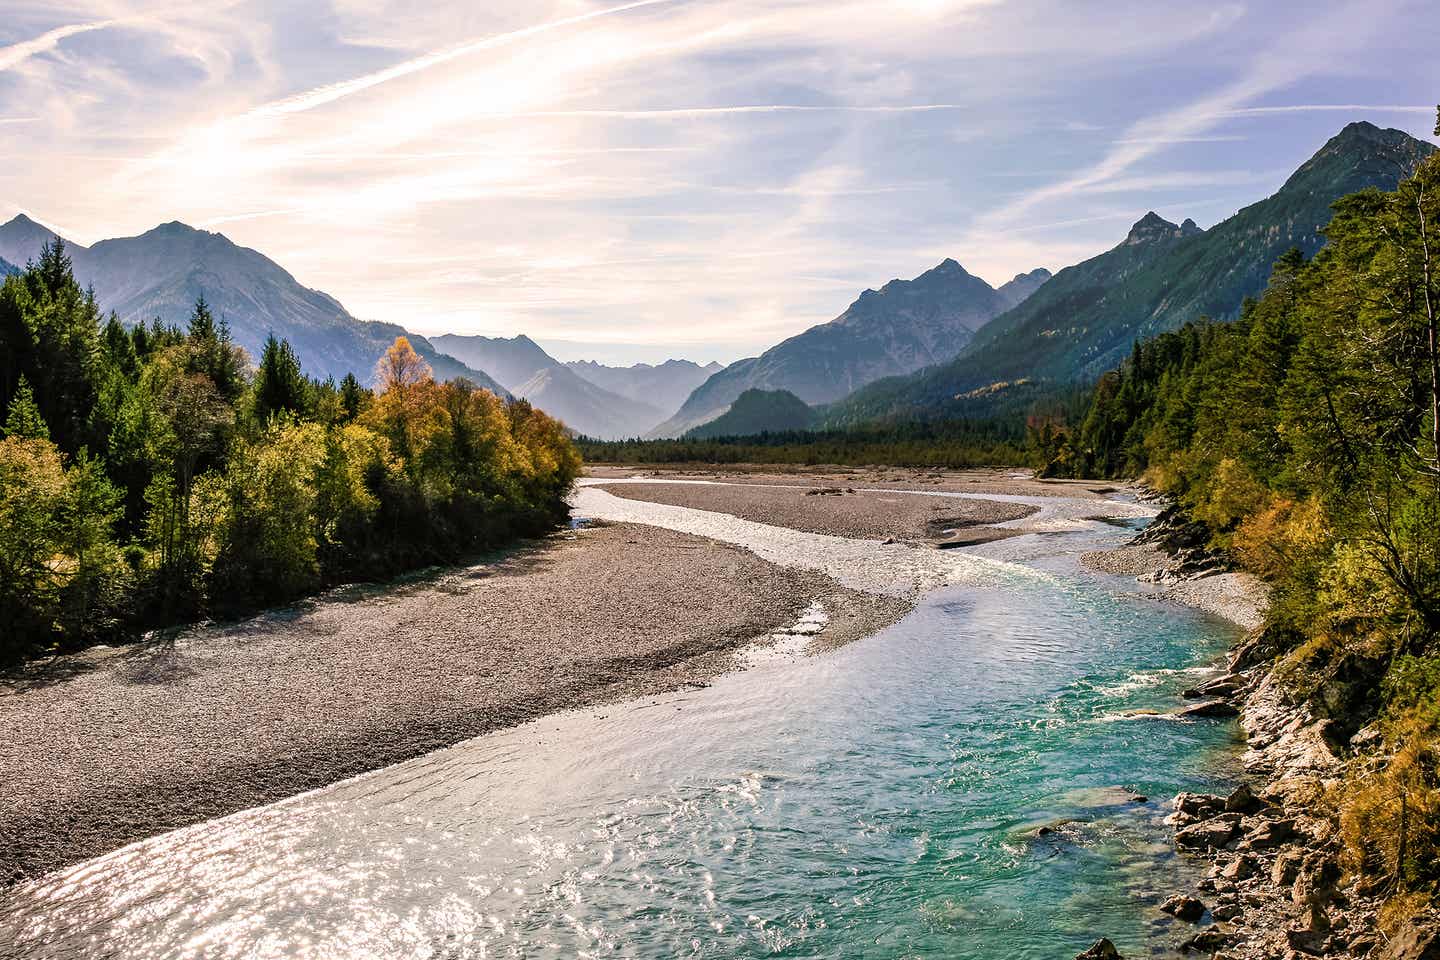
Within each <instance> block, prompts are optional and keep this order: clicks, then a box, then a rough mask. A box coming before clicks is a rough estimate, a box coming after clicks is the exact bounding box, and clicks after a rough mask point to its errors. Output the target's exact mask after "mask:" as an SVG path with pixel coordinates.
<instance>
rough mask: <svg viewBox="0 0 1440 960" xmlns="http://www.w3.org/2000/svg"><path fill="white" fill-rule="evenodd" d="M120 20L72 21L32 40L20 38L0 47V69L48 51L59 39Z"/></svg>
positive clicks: (99, 28)
mask: <svg viewBox="0 0 1440 960" xmlns="http://www.w3.org/2000/svg"><path fill="white" fill-rule="evenodd" d="M120 22H122V21H119V20H96V21H94V22H93V23H74V24H71V25H70V26H68V27H56V28H55V29H54V30H47V31H46V32H45V33H42V34H40V36H38V37H35V38H34V39H33V40H22V41H20V42H19V43H12V44H11V45H10V46H8V47H0V70H9V69H10V68H12V67H15V66H18V65H19V64H21V63H24V62H25V61H26V60H29V59H30V58H31V57H34V56H37V55H39V54H42V53H49V52H50V51H51V50H54V49H55V48H56V47H58V46H60V41H62V40H65V39H67V38H69V37H73V36H77V35H79V34H82V33H90V32H91V31H94V30H104V29H105V28H107V27H113V26H115V25H116V24H118V23H120Z"/></svg>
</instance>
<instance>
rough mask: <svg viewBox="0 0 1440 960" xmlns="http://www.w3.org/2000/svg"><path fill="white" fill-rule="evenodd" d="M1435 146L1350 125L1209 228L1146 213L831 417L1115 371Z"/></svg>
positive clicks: (1229, 313)
mask: <svg viewBox="0 0 1440 960" xmlns="http://www.w3.org/2000/svg"><path fill="white" fill-rule="evenodd" d="M1434 149H1435V148H1434V147H1433V146H1432V145H1431V144H1428V143H1424V142H1422V141H1420V140H1416V139H1415V138H1413V137H1411V136H1410V135H1409V134H1407V133H1405V132H1403V131H1401V130H1382V129H1380V128H1379V127H1376V126H1375V125H1373V124H1370V123H1365V122H1357V123H1351V124H1349V125H1347V126H1346V127H1345V128H1344V129H1342V130H1341V131H1340V132H1339V133H1338V134H1337V135H1336V136H1334V137H1332V138H1331V139H1330V140H1329V141H1328V142H1327V143H1326V144H1325V145H1324V146H1323V147H1321V148H1320V150H1319V151H1317V152H1316V153H1315V155H1314V156H1312V157H1311V158H1310V159H1309V160H1307V161H1306V162H1305V163H1304V164H1303V165H1302V166H1301V167H1300V168H1299V169H1297V170H1296V171H1295V173H1294V174H1293V175H1292V176H1291V177H1290V178H1289V179H1288V180H1286V182H1285V184H1284V185H1283V186H1282V187H1281V188H1280V189H1279V190H1278V191H1277V192H1276V193H1275V194H1273V195H1272V196H1270V197H1268V198H1266V199H1264V200H1261V201H1259V202H1257V203H1254V204H1251V205H1250V206H1247V207H1245V208H1244V209H1242V210H1240V211H1239V212H1238V213H1236V214H1235V215H1234V216H1232V217H1230V218H1229V219H1227V220H1224V221H1222V222H1221V223H1218V224H1216V225H1215V226H1213V227H1211V228H1210V229H1209V230H1201V229H1200V228H1199V227H1197V226H1196V225H1195V224H1194V222H1193V221H1191V220H1186V221H1185V222H1184V223H1182V224H1179V225H1177V224H1174V223H1170V222H1168V221H1166V220H1164V219H1163V218H1161V217H1159V216H1158V215H1156V214H1155V213H1153V212H1151V213H1148V214H1146V215H1145V216H1144V217H1143V218H1141V219H1140V220H1139V221H1138V222H1137V223H1136V224H1135V225H1134V227H1132V228H1131V230H1130V233H1129V234H1128V235H1127V236H1126V238H1125V240H1124V241H1123V242H1121V243H1120V244H1118V245H1117V246H1115V247H1114V248H1112V249H1110V250H1108V251H1106V252H1105V253H1102V254H1099V255H1098V256H1095V257H1092V258H1091V259H1089V260H1086V261H1084V262H1083V263H1079V264H1076V265H1075V266H1072V267H1067V268H1065V269H1064V270H1061V271H1060V272H1059V273H1057V274H1056V275H1055V276H1054V277H1053V278H1052V279H1051V280H1050V281H1049V282H1047V283H1045V284H1044V285H1043V286H1041V287H1040V289H1038V290H1037V291H1036V292H1035V293H1034V295H1033V296H1031V297H1030V298H1029V299H1027V300H1025V301H1024V302H1022V303H1021V304H1020V305H1018V306H1016V307H1014V308H1013V309H1011V310H1009V311H1007V312H1005V313H1004V314H1002V315H1000V316H998V317H996V318H995V319H994V320H992V321H991V322H990V323H989V324H987V325H986V326H985V327H984V328H983V329H982V330H981V331H980V332H979V333H978V334H977V335H976V336H975V337H974V338H973V340H972V341H971V342H970V343H969V344H968V345H967V346H966V347H965V348H964V349H963V350H962V351H961V352H960V353H959V355H958V356H956V357H955V358H954V359H953V360H951V361H949V362H947V363H943V364H941V365H939V366H936V367H933V368H930V369H926V370H921V371H919V372H916V373H913V374H911V375H909V376H904V377H895V378H890V379H887V380H882V381H878V382H876V383H873V384H870V385H869V386H867V387H865V388H863V389H861V390H859V391H857V392H856V393H854V394H852V395H851V396H849V397H847V398H846V399H845V400H844V401H842V402H839V403H836V404H834V405H833V406H832V407H831V408H829V410H828V411H827V421H826V422H827V424H828V425H830V426H847V425H853V424H858V423H863V422H866V421H871V420H876V419H888V418H911V417H947V416H983V415H990V414H991V413H993V412H994V411H995V410H996V409H998V408H999V407H1000V406H1001V405H1002V404H1004V403H1005V402H1006V401H1007V397H1009V396H1011V395H1013V394H1016V393H1017V392H1018V391H1023V390H1027V389H1033V388H1034V385H1035V384H1037V383H1041V382H1052V383H1062V384H1063V383H1076V382H1083V381H1085V380H1088V379H1093V378H1094V377H1097V376H1098V375H1099V374H1101V373H1103V372H1104V371H1106V370H1110V369H1113V368H1114V367H1116V366H1117V365H1118V364H1119V363H1120V361H1121V360H1122V359H1123V358H1124V357H1125V356H1126V355H1127V354H1128V353H1129V351H1130V349H1131V346H1132V344H1133V343H1134V341H1135V340H1137V339H1142V338H1145V337H1150V336H1153V335H1155V334H1158V333H1161V332H1164V331H1167V330H1173V329H1176V328H1178V327H1180V326H1181V325H1183V324H1184V323H1186V322H1187V321H1190V320H1194V319H1197V318H1199V317H1201V316H1209V317H1211V318H1214V319H1230V318H1233V317H1234V316H1236V315H1237V313H1238V311H1239V309H1240V305H1241V302H1242V301H1243V300H1244V299H1245V297H1247V296H1255V295H1257V294H1259V293H1260V292H1261V291H1263V290H1264V289H1265V286H1266V283H1267V281H1268V279H1269V276H1270V269H1271V266H1272V264H1273V263H1274V262H1275V260H1276V259H1278V258H1279V256H1280V255H1281V254H1282V253H1284V252H1285V251H1286V250H1288V249H1290V248H1291V247H1298V248H1299V249H1300V250H1302V251H1303V252H1304V253H1305V254H1306V255H1313V254H1314V253H1315V252H1316V251H1317V250H1319V249H1320V247H1321V246H1323V244H1324V238H1323V236H1322V234H1321V232H1320V231H1321V230H1322V229H1323V228H1324V226H1325V224H1327V223H1328V222H1329V221H1330V215H1331V211H1330V204H1331V203H1333V202H1334V201H1335V200H1337V199H1339V198H1340V197H1342V196H1345V195H1346V194H1350V193H1354V192H1356V191H1359V190H1362V189H1365V188H1367V187H1378V188H1381V189H1384V190H1393V189H1394V188H1395V185H1396V184H1397V183H1398V181H1399V180H1400V178H1401V176H1402V174H1403V173H1404V172H1405V171H1407V170H1409V169H1411V168H1413V166H1414V164H1415V163H1416V162H1418V160H1419V159H1420V158H1422V157H1424V156H1426V155H1428V154H1429V153H1431V152H1433V151H1434Z"/></svg>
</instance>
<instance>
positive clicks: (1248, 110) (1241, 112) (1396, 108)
mask: <svg viewBox="0 0 1440 960" xmlns="http://www.w3.org/2000/svg"><path fill="white" fill-rule="evenodd" d="M1434 109H1435V108H1434V107H1430V106H1424V107H1420V106H1407V105H1403V104H1366V103H1293V104H1287V105H1285V106H1279V107H1242V108H1241V109H1238V110H1227V111H1225V113H1224V115H1225V116H1227V117H1259V116H1264V115H1266V114H1270V113H1318V112H1322V111H1339V112H1341V113H1365V112H1369V113H1430V112H1432V111H1433V110H1434Z"/></svg>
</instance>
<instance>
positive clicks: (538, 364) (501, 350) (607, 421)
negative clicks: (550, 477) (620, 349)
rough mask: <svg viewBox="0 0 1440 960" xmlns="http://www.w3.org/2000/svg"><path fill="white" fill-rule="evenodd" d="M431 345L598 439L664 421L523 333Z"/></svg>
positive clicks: (444, 339) (660, 413)
mask: <svg viewBox="0 0 1440 960" xmlns="http://www.w3.org/2000/svg"><path fill="white" fill-rule="evenodd" d="M435 343H436V344H437V345H438V346H439V347H440V348H441V349H443V350H445V351H446V352H448V353H451V354H453V355H454V356H456V357H459V358H460V359H461V360H463V361H464V362H466V363H468V364H471V365H473V366H480V367H483V368H484V369H486V370H488V371H490V372H491V373H492V375H494V376H495V378H496V379H498V380H499V381H500V382H501V383H502V384H504V385H505V387H506V388H508V389H509V390H510V391H511V392H512V393H514V394H515V395H516V396H519V397H524V398H525V399H526V400H529V401H530V402H531V403H533V404H534V405H535V406H537V407H539V408H540V409H542V410H544V411H545V412H546V413H548V414H550V415H551V416H554V417H558V418H559V419H560V420H561V421H563V422H564V423H565V425H566V426H568V427H570V428H571V429H572V430H575V431H576V432H578V433H582V434H585V435H586V436H590V437H595V438H597V439H601V440H616V439H624V438H628V437H638V436H640V435H641V434H643V433H645V432H646V431H647V430H649V429H651V428H652V427H654V426H655V424H657V423H659V422H660V421H661V420H663V419H664V418H665V411H664V410H662V409H661V408H659V407H657V406H654V405H653V404H649V403H645V402H643V401H639V400H634V399H631V398H629V397H625V396H621V395H620V394H618V393H613V392H611V391H609V390H606V389H605V388H603V387H600V386H597V385H596V384H594V383H592V382H590V381H589V380H586V379H585V378H583V377H581V376H580V375H579V374H577V373H576V372H575V371H574V370H572V369H571V368H570V367H569V366H567V365H566V364H563V363H561V362H560V361H559V360H556V359H555V358H554V357H552V356H550V354H548V353H546V352H545V351H544V349H542V348H541V346H540V345H539V344H538V343H536V342H535V341H534V340H531V339H530V338H529V337H527V336H525V335H524V334H520V335H519V336H516V337H508V338H507V337H480V336H461V335H459V334H453V333H447V334H445V335H443V336H439V337H436V338H435Z"/></svg>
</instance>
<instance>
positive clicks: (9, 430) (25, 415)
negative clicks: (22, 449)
mask: <svg viewBox="0 0 1440 960" xmlns="http://www.w3.org/2000/svg"><path fill="white" fill-rule="evenodd" d="M5 436H7V437H18V438H20V439H22V440H49V439H50V428H49V427H48V426H46V425H45V418H44V417H42V416H41V415H40V408H39V407H38V406H36V404H35V393H34V391H33V390H31V389H30V381H28V380H26V379H25V377H24V376H21V377H20V385H19V386H18V387H17V388H16V390H15V396H14V397H12V398H11V399H10V411H9V412H8V413H7V414H6V415H5Z"/></svg>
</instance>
